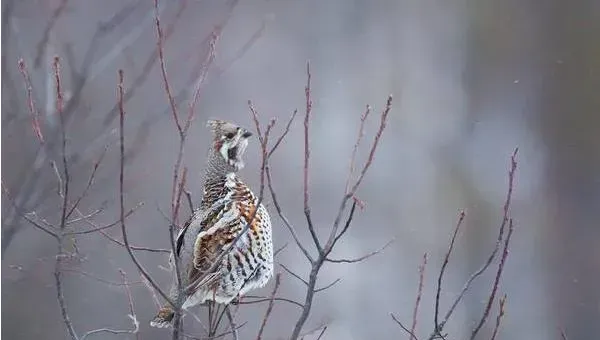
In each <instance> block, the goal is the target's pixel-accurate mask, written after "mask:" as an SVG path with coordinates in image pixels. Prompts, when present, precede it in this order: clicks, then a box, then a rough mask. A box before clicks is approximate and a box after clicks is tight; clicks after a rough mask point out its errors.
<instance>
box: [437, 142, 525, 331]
mask: <svg viewBox="0 0 600 340" xmlns="http://www.w3.org/2000/svg"><path fill="white" fill-rule="evenodd" d="M518 151H519V149H518V148H516V149H515V150H514V152H513V154H512V156H511V159H510V169H509V171H508V190H507V193H506V200H505V202H504V208H503V216H502V222H501V223H500V227H499V228H498V238H497V239H496V244H495V246H494V250H493V251H492V253H491V254H490V256H489V257H488V258H487V260H486V261H485V263H484V264H483V265H482V266H481V268H479V269H478V270H477V271H476V272H475V273H473V274H472V275H471V276H470V277H469V279H468V280H467V281H466V282H465V284H464V286H463V288H462V290H461V292H460V294H459V295H458V296H457V297H456V299H454V302H453V303H452V305H451V306H450V308H449V309H448V311H447V312H446V314H445V316H444V320H443V321H442V322H441V323H439V324H436V325H435V330H434V332H433V333H432V334H431V335H430V336H429V338H428V339H429V340H431V339H435V337H436V336H439V335H440V334H441V331H442V329H443V327H444V325H445V324H446V323H447V322H448V320H449V319H450V317H451V316H452V314H453V313H454V310H455V309H456V306H457V305H458V303H459V302H460V301H461V300H462V298H463V297H464V296H465V294H466V293H467V291H468V290H469V288H470V287H471V284H472V283H473V281H475V279H477V278H478V277H479V276H481V275H482V274H483V273H484V272H485V271H486V270H487V268H488V267H489V266H490V265H491V263H492V262H493V260H494V258H495V257H496V254H497V253H498V250H499V249H500V245H501V243H502V240H503V238H504V230H505V228H506V224H507V223H508V222H509V217H508V215H509V209H510V202H511V199H512V192H513V188H514V178H515V173H516V170H517V161H516V157H517V152H518Z"/></svg>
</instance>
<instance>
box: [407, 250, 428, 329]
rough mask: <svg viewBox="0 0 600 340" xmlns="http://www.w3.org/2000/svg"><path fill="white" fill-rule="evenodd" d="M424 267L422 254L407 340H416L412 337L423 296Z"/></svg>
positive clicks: (425, 261) (425, 255) (424, 258)
mask: <svg viewBox="0 0 600 340" xmlns="http://www.w3.org/2000/svg"><path fill="white" fill-rule="evenodd" d="M425 266H427V253H425V254H423V262H422V263H421V265H420V266H419V289H418V291H417V300H416V301H415V307H414V309H413V318H412V326H411V327H410V333H411V336H410V338H409V340H416V337H414V334H415V331H416V329H417V320H418V314H419V304H420V303H421V297H422V296H423V284H424V281H425V280H424V278H425Z"/></svg>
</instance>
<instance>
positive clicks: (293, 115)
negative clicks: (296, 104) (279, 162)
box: [268, 110, 298, 158]
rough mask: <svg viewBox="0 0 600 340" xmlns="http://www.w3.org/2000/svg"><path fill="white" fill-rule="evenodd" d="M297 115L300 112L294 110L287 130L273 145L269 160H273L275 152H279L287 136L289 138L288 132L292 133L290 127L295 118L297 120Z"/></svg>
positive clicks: (286, 127) (286, 126)
mask: <svg viewBox="0 0 600 340" xmlns="http://www.w3.org/2000/svg"><path fill="white" fill-rule="evenodd" d="M297 113H298V110H294V112H293V113H292V116H291V117H290V119H289V120H288V122H287V124H286V125H285V130H284V131H283V133H282V134H281V136H279V138H277V141H276V142H275V144H273V147H272V148H271V150H270V151H269V155H268V157H269V158H271V155H272V154H273V153H274V152H275V150H277V148H278V147H279V144H281V142H282V141H283V139H284V138H285V136H287V134H288V132H290V126H291V125H292V122H293V121H294V118H296V114H297Z"/></svg>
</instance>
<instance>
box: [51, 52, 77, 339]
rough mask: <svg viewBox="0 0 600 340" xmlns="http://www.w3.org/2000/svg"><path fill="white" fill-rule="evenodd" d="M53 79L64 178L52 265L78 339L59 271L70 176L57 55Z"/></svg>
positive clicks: (58, 292) (68, 324)
mask: <svg viewBox="0 0 600 340" xmlns="http://www.w3.org/2000/svg"><path fill="white" fill-rule="evenodd" d="M53 68H54V80H55V88H56V112H57V114H58V115H59V121H60V130H61V137H62V143H61V155H62V161H63V175H64V179H61V176H60V174H59V173H58V172H57V173H56V174H57V177H58V178H59V186H60V184H62V186H61V187H62V190H60V189H59V194H60V193H62V195H63V196H62V198H63V200H62V209H61V210H62V212H61V216H60V226H59V233H58V237H57V241H58V242H57V243H58V249H57V254H56V263H55V267H54V281H55V283H56V296H57V299H58V304H59V306H60V310H61V314H62V318H63V322H64V323H65V326H66V327H67V331H68V332H69V335H70V336H71V338H72V339H73V340H78V339H79V337H78V336H77V333H76V332H75V328H74V327H73V323H72V322H71V318H70V316H69V313H68V311H67V304H66V302H65V296H64V291H63V285H62V272H61V262H62V258H63V252H64V245H63V241H64V235H63V233H64V229H65V228H66V226H67V205H68V204H69V185H70V181H71V178H70V176H69V164H68V163H67V136H66V132H65V130H66V126H65V119H64V114H63V93H62V87H61V74H60V60H59V58H58V56H55V57H54V63H53Z"/></svg>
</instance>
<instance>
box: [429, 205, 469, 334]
mask: <svg viewBox="0 0 600 340" xmlns="http://www.w3.org/2000/svg"><path fill="white" fill-rule="evenodd" d="M465 215H466V214H465V211H464V210H461V212H460V215H459V217H458V222H456V227H454V233H453V234H452V239H451V240H450V246H449V247H448V251H447V252H446V256H444V262H443V263H442V268H441V269H440V274H439V276H438V279H437V290H436V293H435V312H434V325H435V329H436V330H437V329H438V327H439V325H440V324H439V322H438V318H439V314H440V295H441V292H442V279H443V278H444V273H445V272H446V267H447V266H448V262H449V261H450V254H452V250H453V249H454V242H455V241H456V236H457V235H458V230H459V229H460V226H461V225H462V223H463V221H464V219H465ZM440 331H441V330H440Z"/></svg>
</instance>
